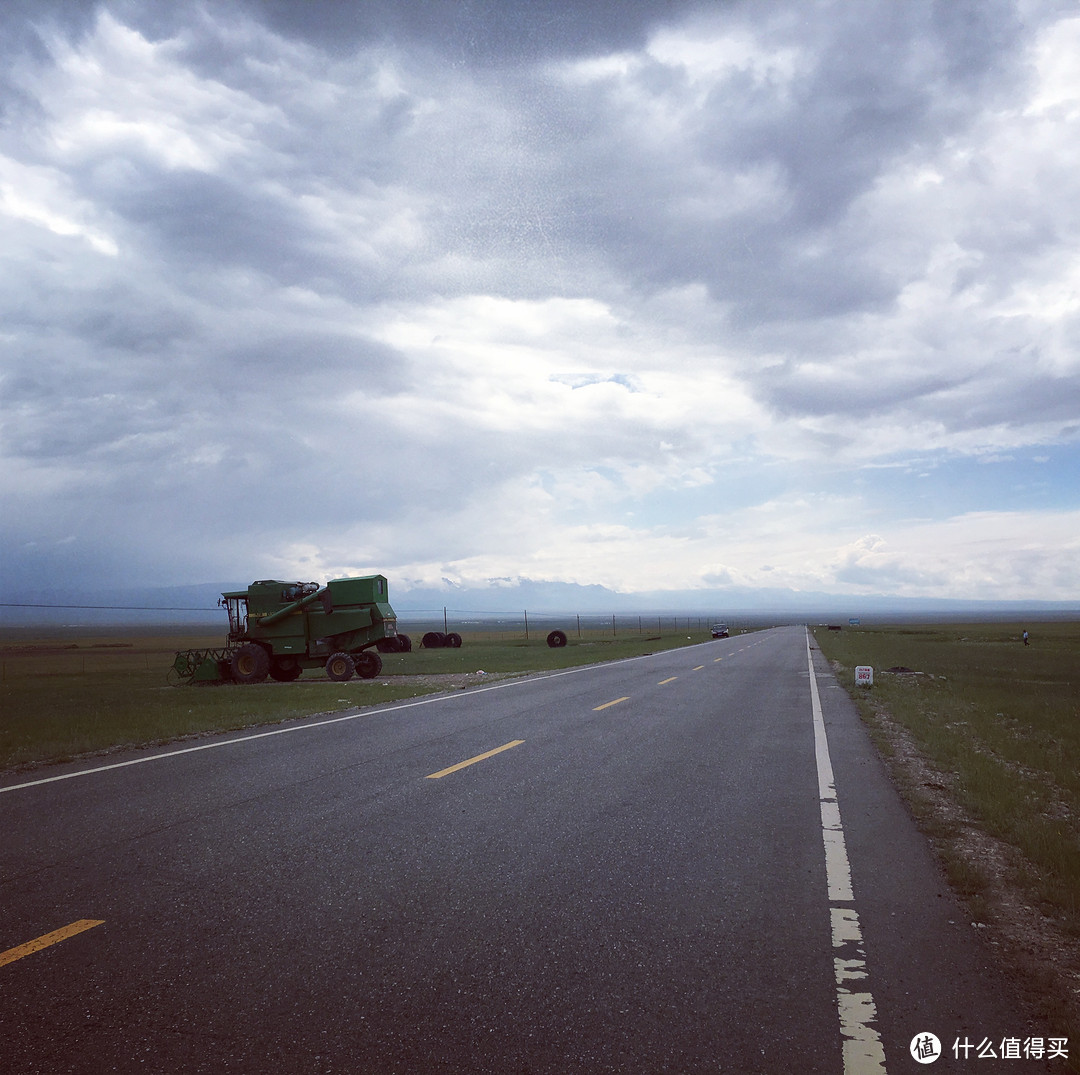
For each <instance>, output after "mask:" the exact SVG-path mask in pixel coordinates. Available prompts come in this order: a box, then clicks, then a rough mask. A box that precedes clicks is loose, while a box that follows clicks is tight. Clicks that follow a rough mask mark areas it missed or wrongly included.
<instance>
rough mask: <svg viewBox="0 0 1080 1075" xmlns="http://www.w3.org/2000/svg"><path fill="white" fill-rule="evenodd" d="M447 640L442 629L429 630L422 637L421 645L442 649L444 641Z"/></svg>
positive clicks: (426, 647)
mask: <svg viewBox="0 0 1080 1075" xmlns="http://www.w3.org/2000/svg"><path fill="white" fill-rule="evenodd" d="M445 642H446V636H445V635H444V634H442V633H441V632H440V631H428V633H427V634H426V635H424V637H423V638H422V639H421V641H420V645H421V646H423V647H424V649H442V646H443V643H445Z"/></svg>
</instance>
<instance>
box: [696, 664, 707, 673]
mask: <svg viewBox="0 0 1080 1075" xmlns="http://www.w3.org/2000/svg"><path fill="white" fill-rule="evenodd" d="M704 667H705V665H703V664H699V665H698V666H697V668H695V669H694V671H695V672H700V671H701V670H702V669H703V668H704Z"/></svg>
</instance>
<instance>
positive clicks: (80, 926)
mask: <svg viewBox="0 0 1080 1075" xmlns="http://www.w3.org/2000/svg"><path fill="white" fill-rule="evenodd" d="M104 924H105V920H104V919H103V918H101V919H99V918H80V919H79V921H78V922H72V923H71V925H70V926H64V927H63V928H62V929H54V930H53V931H52V933H46V934H45V935H44V936H43V937H38V938H37V940H33V941H27V942H26V944H20V945H18V946H16V947H15V948H9V949H8V950H7V951H6V952H0V967H3V966H5V965H6V964H8V963H14V962H15V960H16V959H22V958H23V956H29V955H33V954H34V953H35V952H40V951H41V950H42V949H43V948H49V947H51V946H52V945H54V944H59V943H60V942H61V941H66V940H67V939H68V937H74V936H75V935H76V934H78V933H83V932H85V931H86V930H88V929H93V928H94V926H103V925H104Z"/></svg>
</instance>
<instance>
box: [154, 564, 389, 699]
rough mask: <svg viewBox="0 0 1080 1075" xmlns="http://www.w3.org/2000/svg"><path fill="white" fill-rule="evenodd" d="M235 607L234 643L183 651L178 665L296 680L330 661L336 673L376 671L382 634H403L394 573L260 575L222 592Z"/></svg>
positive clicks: (205, 673)
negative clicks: (391, 590)
mask: <svg viewBox="0 0 1080 1075" xmlns="http://www.w3.org/2000/svg"><path fill="white" fill-rule="evenodd" d="M219 604H220V605H222V606H223V607H224V608H225V609H226V610H227V612H228V614H229V635H228V638H227V640H226V644H225V646H224V647H223V648H221V649H216V650H187V651H185V652H183V653H177V655H176V660H175V661H174V663H173V670H174V671H175V672H176V674H177V675H178V676H180V677H181V678H183V679H193V680H195V681H201V682H215V681H222V680H233V681H235V682H237V683H261V682H262V681H263V680H264V679H266V677H267V676H270V678H271V679H276V680H278V681H280V682H284V683H287V682H290V681H292V680H294V679H296V678H297V676H299V675H300V674H301V672H303V670H304V669H305V668H320V667H322V668H325V669H326V674H327V675H328V676H329V677H330V678H331V679H333V680H346V679H349V678H350V677H351V676H352V675H353V674H354V673H355V674H356V675H358V676H360V677H361V678H363V679H374V678H375V677H376V676H377V675H378V674H379V673H380V672H381V671H382V658H381V657H380V656H379V654H378V652H376V647H378V645H379V643H380V642H384V640H387V639H396V638H397V616H396V614H395V613H394V610H393V609H392V608H391V607H390V604H389V600H388V595H387V586H386V578H385V577H384V576H382V575H365V576H363V577H361V578H348V579H333V580H331V581H330V582H328V583H327V584H326V585H325V586H321V587H320V586H319V585H318V584H317V583H314V582H281V581H279V580H277V579H267V580H264V581H262V582H253V583H252V584H251V585H250V586H249V587H248V588H247V589H246V590H235V591H231V592H229V593H223V594H222V595H221V601H220V602H219Z"/></svg>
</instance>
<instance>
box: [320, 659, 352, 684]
mask: <svg viewBox="0 0 1080 1075" xmlns="http://www.w3.org/2000/svg"><path fill="white" fill-rule="evenodd" d="M355 671H356V666H355V665H354V664H353V659H352V658H351V657H350V656H349V655H348V654H347V653H333V654H331V655H330V659H329V660H328V661H327V662H326V674H327V675H328V676H329V677H330V678H331V679H332V680H334V682H335V683H344V682H345V680H347V679H351V678H352V674H353V672H355Z"/></svg>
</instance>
